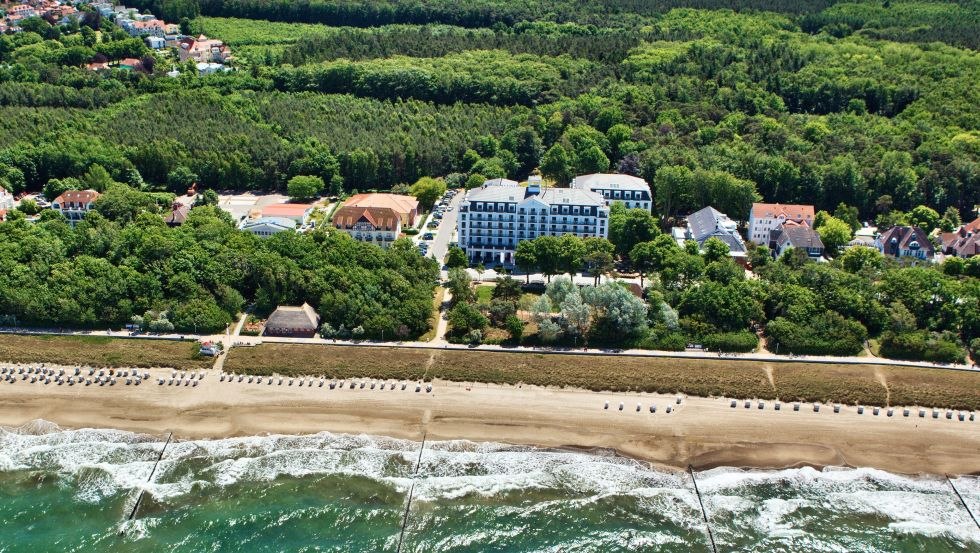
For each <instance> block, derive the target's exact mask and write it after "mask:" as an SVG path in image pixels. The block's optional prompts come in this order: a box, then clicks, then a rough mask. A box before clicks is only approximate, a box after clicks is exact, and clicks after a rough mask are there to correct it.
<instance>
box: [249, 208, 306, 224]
mask: <svg viewBox="0 0 980 553" xmlns="http://www.w3.org/2000/svg"><path fill="white" fill-rule="evenodd" d="M311 213H313V204H272V205H267V206H265V207H263V208H262V211H261V216H262V217H282V218H285V219H290V220H292V221H294V222H295V223H296V225H297V226H300V227H302V226H304V225H306V223H308V222H309V221H310V214H311Z"/></svg>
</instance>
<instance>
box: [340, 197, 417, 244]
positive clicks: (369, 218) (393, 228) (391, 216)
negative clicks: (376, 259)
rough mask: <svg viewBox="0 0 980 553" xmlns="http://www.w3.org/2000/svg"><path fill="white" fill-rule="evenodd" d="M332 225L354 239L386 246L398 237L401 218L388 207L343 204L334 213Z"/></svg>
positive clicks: (400, 228)
mask: <svg viewBox="0 0 980 553" xmlns="http://www.w3.org/2000/svg"><path fill="white" fill-rule="evenodd" d="M333 226H334V228H336V229H337V230H339V231H341V232H344V233H346V234H348V235H350V237H351V238H353V239H354V240H357V241H360V242H367V243H369V244H377V245H378V246H381V247H382V248H387V247H388V246H390V245H391V243H392V242H394V241H395V240H396V239H398V235H399V234H400V233H401V230H402V220H401V217H399V215H398V214H397V213H395V211H394V210H393V209H391V208H389V207H355V206H344V207H341V208H339V209H338V210H337V212H336V213H334V216H333Z"/></svg>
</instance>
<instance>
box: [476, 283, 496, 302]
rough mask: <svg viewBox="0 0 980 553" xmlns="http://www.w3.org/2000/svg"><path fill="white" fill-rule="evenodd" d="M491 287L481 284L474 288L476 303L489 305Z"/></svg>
mask: <svg viewBox="0 0 980 553" xmlns="http://www.w3.org/2000/svg"><path fill="white" fill-rule="evenodd" d="M493 289H494V287H493V286H488V285H486V284H481V285H480V286H477V287H476V303H481V304H484V305H490V300H491V299H492V298H493Z"/></svg>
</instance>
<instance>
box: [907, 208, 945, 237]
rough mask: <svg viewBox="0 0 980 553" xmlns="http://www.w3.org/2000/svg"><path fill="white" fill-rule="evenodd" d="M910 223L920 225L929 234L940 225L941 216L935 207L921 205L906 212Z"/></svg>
mask: <svg viewBox="0 0 980 553" xmlns="http://www.w3.org/2000/svg"><path fill="white" fill-rule="evenodd" d="M906 217H907V218H908V222H909V224H910V225H912V226H915V227H919V228H921V229H922V230H924V231H925V232H926V234H929V233H930V232H932V231H933V229H935V228H937V227H938V226H939V221H940V216H939V213H936V210H935V209H932V208H931V207H926V206H924V205H919V206H916V207H914V208H912V210H911V211H909V212H908V213H907V214H906Z"/></svg>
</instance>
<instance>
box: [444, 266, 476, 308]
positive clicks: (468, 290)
mask: <svg viewBox="0 0 980 553" xmlns="http://www.w3.org/2000/svg"><path fill="white" fill-rule="evenodd" d="M448 276H449V281H448V283H447V285H446V288H448V289H449V293H450V294H452V303H453V304H456V303H461V302H462V303H468V302H472V301H473V300H474V299H475V298H474V295H473V287H472V286H470V284H471V283H472V279H471V278H470V275H469V273H467V272H466V269H450V270H449V275H448Z"/></svg>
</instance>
